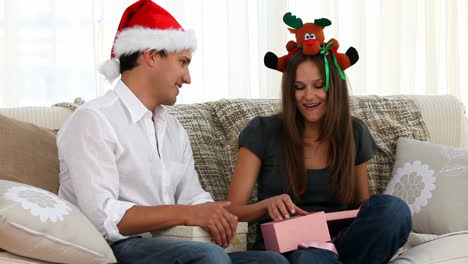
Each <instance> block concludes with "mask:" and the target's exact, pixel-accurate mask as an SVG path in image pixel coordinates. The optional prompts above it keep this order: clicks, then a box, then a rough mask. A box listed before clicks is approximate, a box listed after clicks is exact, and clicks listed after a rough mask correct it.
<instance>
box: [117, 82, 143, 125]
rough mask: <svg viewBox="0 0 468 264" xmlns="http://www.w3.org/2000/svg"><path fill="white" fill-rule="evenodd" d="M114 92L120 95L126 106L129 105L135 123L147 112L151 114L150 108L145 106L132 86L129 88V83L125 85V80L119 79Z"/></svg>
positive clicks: (128, 108)
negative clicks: (131, 88) (132, 89)
mask: <svg viewBox="0 0 468 264" xmlns="http://www.w3.org/2000/svg"><path fill="white" fill-rule="evenodd" d="M114 92H115V93H116V94H117V95H118V96H119V97H120V99H121V100H122V102H123V103H124V105H125V107H127V110H128V112H129V113H130V116H131V118H132V121H133V122H134V123H135V122H137V121H139V120H140V119H141V118H142V117H143V116H145V115H147V113H150V114H151V112H150V111H149V110H148V108H146V107H145V105H144V104H143V103H142V102H141V101H140V99H138V97H136V95H135V94H134V93H133V92H132V91H131V90H130V88H128V86H127V85H125V83H124V82H122V80H119V82H118V83H117V84H116V86H115V88H114Z"/></svg>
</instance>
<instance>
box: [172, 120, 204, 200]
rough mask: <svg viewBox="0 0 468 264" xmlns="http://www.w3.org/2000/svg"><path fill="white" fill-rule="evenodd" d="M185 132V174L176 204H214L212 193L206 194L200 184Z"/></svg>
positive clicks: (178, 187)
mask: <svg viewBox="0 0 468 264" xmlns="http://www.w3.org/2000/svg"><path fill="white" fill-rule="evenodd" d="M182 129H183V128H182ZM183 132H184V137H183V138H184V146H185V148H184V151H183V159H182V170H183V172H184V173H183V175H182V179H181V180H180V182H179V183H178V185H177V188H176V193H175V199H176V203H177V204H189V205H195V204H202V203H206V202H213V198H212V197H211V195H210V193H209V192H206V191H205V190H204V189H203V188H202V186H201V184H200V180H199V179H198V174H197V171H196V170H195V162H194V160H193V153H192V148H191V146H190V141H189V137H188V135H187V132H186V131H185V129H184V131H183Z"/></svg>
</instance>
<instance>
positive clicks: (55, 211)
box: [0, 180, 116, 264]
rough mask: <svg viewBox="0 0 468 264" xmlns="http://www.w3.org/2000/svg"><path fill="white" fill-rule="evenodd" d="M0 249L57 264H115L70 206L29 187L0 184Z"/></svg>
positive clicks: (103, 244)
mask: <svg viewBox="0 0 468 264" xmlns="http://www.w3.org/2000/svg"><path fill="white" fill-rule="evenodd" d="M0 238H1V239H0V248H3V249H5V250H7V251H10V252H12V253H15V254H18V255H21V256H25V257H30V258H35V259H40V260H44V261H50V262H57V263H83V264H84V263H115V262H116V260H115V257H114V254H113V253H112V250H111V248H110V247H109V245H108V244H107V242H106V241H105V240H104V238H103V237H102V235H101V234H100V233H99V232H98V231H97V230H96V228H95V227H94V226H93V225H92V224H91V223H90V222H89V220H88V219H87V218H86V217H85V216H84V215H83V214H82V213H81V212H80V211H79V210H78V209H77V208H76V207H75V206H73V205H72V204H70V203H68V202H66V201H65V200H62V199H61V198H59V197H58V196H56V195H55V194H53V193H51V192H48V191H45V190H43V189H39V188H36V187H33V186H30V185H26V184H21V183H17V182H12V181H5V180H0Z"/></svg>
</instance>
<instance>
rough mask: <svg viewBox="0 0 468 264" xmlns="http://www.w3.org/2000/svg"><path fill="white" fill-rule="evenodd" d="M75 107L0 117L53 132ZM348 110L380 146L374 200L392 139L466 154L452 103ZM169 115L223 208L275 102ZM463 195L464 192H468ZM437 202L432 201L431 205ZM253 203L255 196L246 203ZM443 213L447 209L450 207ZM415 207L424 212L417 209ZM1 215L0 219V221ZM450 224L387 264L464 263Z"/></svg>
mask: <svg viewBox="0 0 468 264" xmlns="http://www.w3.org/2000/svg"><path fill="white" fill-rule="evenodd" d="M74 107H76V105H74V104H64V105H62V107H18V108H0V114H2V115H4V116H7V117H10V118H13V119H16V120H21V121H24V122H30V123H33V124H35V125H37V126H40V127H44V128H48V129H52V130H57V129H59V128H60V126H61V125H62V123H63V122H64V120H65V119H66V118H67V117H68V116H69V115H70V114H71V113H72V112H73V111H72V109H73V108H74ZM352 107H353V113H354V115H355V116H357V117H359V118H361V119H362V120H363V121H364V122H366V124H367V125H368V127H369V129H370V131H371V133H372V135H373V137H374V140H375V141H376V143H377V145H378V146H379V150H378V152H377V155H376V156H375V157H374V158H373V159H372V160H371V161H370V163H369V175H370V181H369V182H370V187H371V191H372V192H373V193H382V192H384V191H385V190H386V186H387V183H388V182H389V181H390V179H391V178H392V171H393V164H394V161H395V154H396V151H397V149H396V142H397V139H398V138H399V137H407V138H413V139H417V140H421V141H429V142H431V143H435V144H442V145H446V146H455V147H463V148H465V149H467V148H468V123H467V119H466V116H465V114H464V111H465V108H464V106H463V105H462V104H461V103H460V102H459V101H458V100H457V99H456V98H454V97H452V96H390V97H378V96H363V97H353V98H352ZM168 109H169V111H170V112H171V113H172V114H173V115H175V116H176V117H177V118H178V119H179V121H180V122H181V123H182V125H183V126H184V127H185V128H186V129H187V131H188V134H189V136H190V139H191V144H192V148H193V154H194V158H195V163H196V169H197V171H198V173H199V176H200V179H201V182H202V185H203V186H204V188H205V189H206V190H207V191H209V192H210V193H211V194H212V195H213V197H214V198H215V199H217V200H223V199H225V198H226V193H227V190H228V186H229V181H230V177H231V175H232V172H233V169H234V164H235V161H236V158H237V136H238V135H239V132H240V131H241V130H242V128H243V127H244V126H245V125H246V124H247V122H248V121H249V120H251V119H252V118H253V117H254V116H257V115H269V114H272V113H275V112H277V111H278V109H279V101H278V100H254V99H239V100H220V101H216V102H208V103H203V104H190V105H176V106H173V107H168ZM0 128H1V124H0ZM0 132H1V131H0ZM1 142H2V141H1V135H0V143H1ZM1 148H2V146H0V149H1ZM1 159H2V157H0V160H1ZM55 169H56V168H55ZM1 170H2V165H1V164H0V179H5V177H3V176H2V171H1ZM464 173H465V174H463V176H462V177H464V178H467V177H468V170H466V171H464ZM394 174H395V173H393V175H394ZM9 177H10V178H8V179H9V180H12V179H11V176H9ZM51 177H52V178H51V179H53V182H52V183H48V185H47V186H52V187H51V188H52V190H55V189H56V186H58V185H57V184H58V179H57V178H58V177H57V175H52V176H51ZM32 178H33V179H32ZM18 181H21V182H23V183H27V184H31V185H35V186H38V182H39V183H40V182H41V179H34V177H26V178H21V179H20V180H18ZM54 181H55V182H54ZM54 184H55V186H53V185H54ZM39 187H42V186H39ZM464 187H465V189H467V188H468V185H466V186H464ZM43 188H45V187H43ZM460 196H461V193H460ZM436 198H437V197H435V196H433V199H436ZM255 199H256V198H255V195H254V196H253V197H252V201H254V200H255ZM437 199H438V198H437ZM460 199H464V198H463V197H462V198H460ZM467 202H468V201H467ZM446 206H451V204H447V205H446ZM422 207H423V210H424V206H422ZM426 207H428V206H426ZM459 211H460V212H461V213H466V214H468V212H467V208H466V207H464V208H463V206H462V207H461V208H460V210H459ZM431 213H432V215H433V216H434V217H436V221H437V217H438V212H437V211H436V210H434V212H431ZM1 214H2V212H1V211H0V217H1ZM0 220H1V218H0ZM456 220H457V226H456V227H452V226H451V227H450V228H452V229H450V232H447V233H444V234H441V233H440V232H439V231H437V232H431V230H430V227H429V229H428V231H427V232H426V233H425V234H421V233H416V232H413V233H412V234H411V236H410V239H409V242H408V243H407V244H406V245H405V247H403V248H402V249H401V251H400V253H399V255H396V256H395V257H394V259H393V260H392V261H391V263H398V264H405V263H418V264H419V263H450V264H457V263H468V249H467V247H466V245H467V244H468V227H467V228H465V227H466V226H468V217H465V218H464V219H461V220H460V219H456ZM454 221H455V219H454ZM0 222H1V221H0ZM441 222H443V221H442V220H441ZM382 224H391V223H382ZM249 230H250V234H249V235H250V240H249V242H250V243H252V241H253V239H254V237H255V232H256V229H255V226H251V227H250V229H249ZM425 230H426V229H425ZM0 231H1V230H0ZM415 231H417V230H415ZM0 234H1V232H0ZM2 239H4V238H2V237H0V242H1V240H2ZM3 242H5V241H3ZM18 243H21V242H18ZM0 245H1V243H0ZM20 251H21V250H20ZM16 253H21V252H18V251H17V252H16ZM0 263H2V264H3V263H43V262H39V261H37V260H33V259H27V258H23V257H20V256H17V255H15V254H12V253H9V252H6V251H4V252H0Z"/></svg>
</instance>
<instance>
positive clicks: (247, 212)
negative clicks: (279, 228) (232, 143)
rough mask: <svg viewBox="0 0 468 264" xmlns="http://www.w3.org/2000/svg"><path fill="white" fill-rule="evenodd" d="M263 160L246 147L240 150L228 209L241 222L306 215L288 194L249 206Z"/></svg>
mask: <svg viewBox="0 0 468 264" xmlns="http://www.w3.org/2000/svg"><path fill="white" fill-rule="evenodd" d="M260 166H261V160H260V159H259V158H258V157H257V155H255V154H254V153H253V152H251V151H250V150H249V149H247V148H245V147H241V148H240V149H239V157H238V159H237V163H236V169H235V171H234V175H233V176H232V180H231V185H230V186H229V194H228V201H231V206H230V207H228V208H227V209H228V210H229V211H231V212H232V213H233V214H235V215H237V217H238V218H239V221H242V222H255V221H258V220H259V219H260V218H261V217H263V216H264V215H266V214H268V215H270V217H271V218H272V219H273V220H282V219H284V218H289V216H290V215H292V214H295V213H297V214H300V215H305V214H307V212H305V211H303V210H301V209H300V208H299V207H297V206H296V205H294V203H293V202H292V201H291V198H290V197H289V195H287V194H282V195H278V196H274V197H271V198H269V199H265V200H263V201H260V202H257V203H254V204H248V203H249V198H250V196H251V195H252V191H253V188H254V186H255V182H256V181H257V177H258V173H259V171H260Z"/></svg>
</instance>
